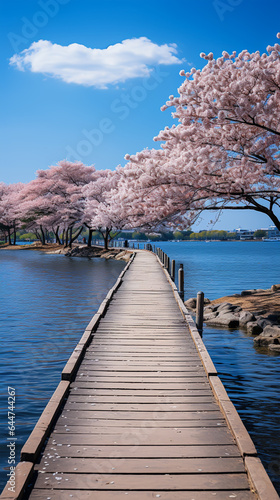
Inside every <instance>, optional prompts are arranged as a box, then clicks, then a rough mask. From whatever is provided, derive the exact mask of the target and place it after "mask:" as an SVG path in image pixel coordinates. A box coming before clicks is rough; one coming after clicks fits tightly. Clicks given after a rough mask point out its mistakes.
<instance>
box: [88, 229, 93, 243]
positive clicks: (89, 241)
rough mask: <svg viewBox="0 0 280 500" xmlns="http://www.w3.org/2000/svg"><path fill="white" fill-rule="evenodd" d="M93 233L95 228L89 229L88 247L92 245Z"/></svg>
mask: <svg viewBox="0 0 280 500" xmlns="http://www.w3.org/2000/svg"><path fill="white" fill-rule="evenodd" d="M92 233H93V229H90V227H89V229H88V241H87V246H88V247H91V241H92Z"/></svg>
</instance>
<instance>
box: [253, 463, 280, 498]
mask: <svg viewBox="0 0 280 500" xmlns="http://www.w3.org/2000/svg"><path fill="white" fill-rule="evenodd" d="M245 467H246V469H247V471H248V474H249V478H250V481H251V483H252V485H253V488H254V490H255V491H256V493H257V495H258V498H259V500H267V499H269V500H279V495H278V493H277V492H276V490H275V488H274V486H273V484H272V483H271V481H270V479H269V477H268V475H267V472H266V471H265V469H264V466H263V464H262V463H261V461H260V459H259V458H258V457H245Z"/></svg>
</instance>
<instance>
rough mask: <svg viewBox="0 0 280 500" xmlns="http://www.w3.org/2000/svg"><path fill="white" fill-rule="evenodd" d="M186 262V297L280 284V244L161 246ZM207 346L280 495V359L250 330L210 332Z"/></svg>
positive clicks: (206, 332)
mask: <svg viewBox="0 0 280 500" xmlns="http://www.w3.org/2000/svg"><path fill="white" fill-rule="evenodd" d="M157 246H159V247H160V248H162V250H163V251H164V252H166V253H167V254H168V255H169V257H170V259H175V260H176V262H177V267H178V265H179V263H183V264H184V271H185V299H188V298H190V297H195V296H196V294H197V292H198V291H199V290H202V291H203V292H204V293H205V296H206V297H208V298H209V299H211V300H213V299H216V298H218V297H222V296H224V295H230V294H233V293H240V292H241V291H242V290H245V289H251V288H270V287H271V285H273V284H275V283H280V259H279V257H280V242H279V243H268V242H249V241H248V242H245V241H244V242H243V241H242V242H239V241H237V242H210V243H206V242H182V243H173V242H172V243H171V242H167V243H161V242H160V243H158V244H157ZM203 340H204V343H205V345H206V347H207V349H208V351H209V353H210V355H211V357H212V359H213V361H214V364H215V366H216V369H217V371H218V373H219V376H220V378H221V379H222V381H223V383H224V385H225V387H226V389H227V392H228V394H229V396H230V398H231V400H232V401H233V403H234V404H235V406H236V408H237V410H238V412H239V414H240V416H241V418H242V420H243V422H244V424H245V426H246V428H247V430H248V431H249V433H250V435H251V437H252V439H253V441H254V443H255V446H256V448H257V450H258V453H259V456H260V458H261V460H262V462H263V464H264V466H265V467H266V470H267V472H268V474H269V475H270V477H271V479H272V481H273V483H274V485H275V487H276V488H277V491H278V493H280V355H279V354H275V353H269V352H268V351H267V350H264V349H260V348H256V347H254V339H253V337H251V336H249V335H247V334H246V333H245V332H243V331H240V330H236V331H232V330H223V329H215V328H209V327H208V328H207V327H206V326H205V325H204V332H203Z"/></svg>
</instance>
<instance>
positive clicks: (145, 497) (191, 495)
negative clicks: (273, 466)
mask: <svg viewBox="0 0 280 500" xmlns="http://www.w3.org/2000/svg"><path fill="white" fill-rule="evenodd" d="M170 494H172V497H171V496H170ZM78 495H79V498H78V497H77V490H66V491H63V490H60V489H58V490H52V491H51V497H49V498H51V500H69V498H71V497H73V498H74V499H75V500H123V499H124V498H127V499H128V500H154V499H155V498H156V497H157V496H158V497H159V496H160V500H210V499H212V498H213V499H215V500H232V499H235V500H257V498H256V496H255V495H254V493H252V492H250V491H246V490H242V491H238V490H234V493H233V492H230V490H229V492H228V493H226V492H225V491H217V490H215V491H213V490H212V491H197V490H196V491H172V492H171V493H170V491H169V492H165V491H161V490H160V491H127V490H122V491H110V490H107V491H102V490H99V491H98V490H79V493H78ZM30 500H46V490H40V489H37V488H36V489H34V490H33V491H32V493H31V496H30Z"/></svg>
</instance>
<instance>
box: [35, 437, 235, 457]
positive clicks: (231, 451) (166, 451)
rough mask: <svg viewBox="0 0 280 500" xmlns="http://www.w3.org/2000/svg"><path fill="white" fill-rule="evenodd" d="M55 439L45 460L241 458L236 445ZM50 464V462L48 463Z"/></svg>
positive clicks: (50, 441) (51, 440)
mask: <svg viewBox="0 0 280 500" xmlns="http://www.w3.org/2000/svg"><path fill="white" fill-rule="evenodd" d="M55 443H56V441H55V439H53V438H51V439H49V442H48V444H47V446H46V449H45V451H44V455H43V458H47V459H53V458H54V456H57V455H55V453H57V454H58V456H60V457H78V458H80V457H84V458H93V457H95V458H98V457H99V458H101V459H103V458H120V459H122V458H135V457H138V458H146V459H148V458H212V457H213V458H220V457H225V458H228V457H240V452H239V449H238V447H237V446H236V445H233V444H231V445H215V446H212V445H203V446H190V445H185V446H181V445H177V446H172V445H170V446H147V445H141V446H140V445H139V446H137V448H135V447H134V446H126V445H114V446H113V447H112V446H111V445H109V446H105V445H99V446H94V445H89V444H86V445H82V446H81V445H75V444H69V443H68V444H62V443H59V446H58V445H56V444H55ZM47 463H48V462H47Z"/></svg>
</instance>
